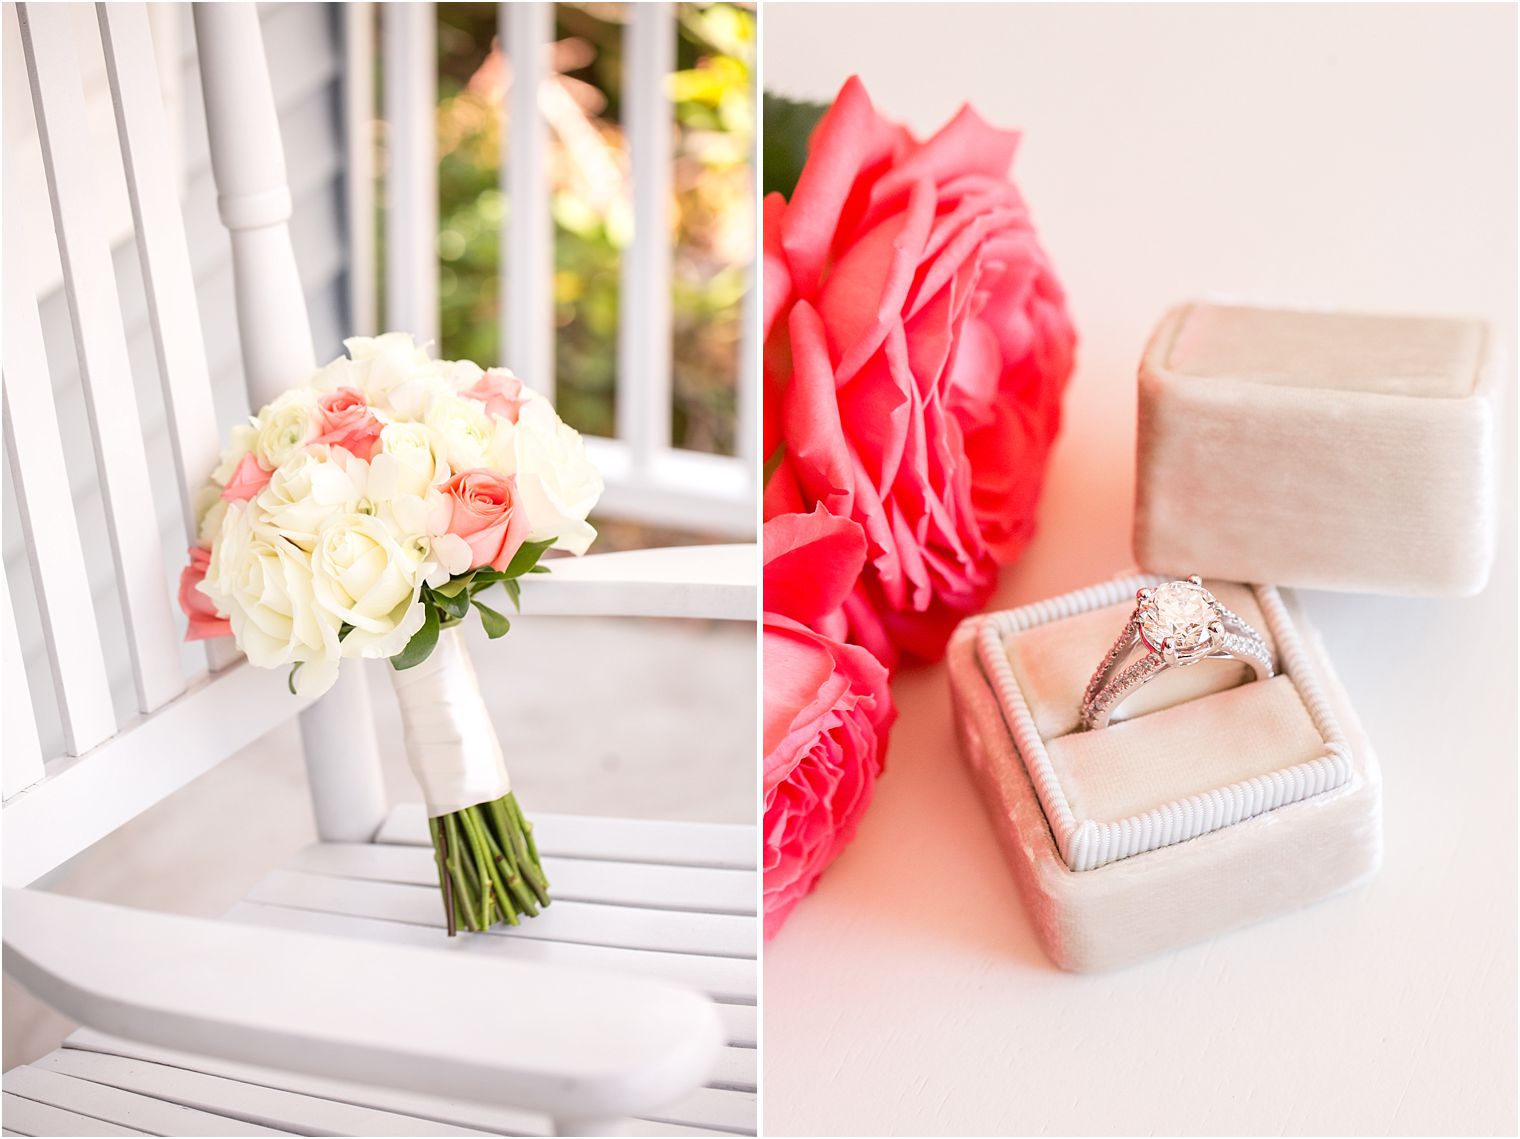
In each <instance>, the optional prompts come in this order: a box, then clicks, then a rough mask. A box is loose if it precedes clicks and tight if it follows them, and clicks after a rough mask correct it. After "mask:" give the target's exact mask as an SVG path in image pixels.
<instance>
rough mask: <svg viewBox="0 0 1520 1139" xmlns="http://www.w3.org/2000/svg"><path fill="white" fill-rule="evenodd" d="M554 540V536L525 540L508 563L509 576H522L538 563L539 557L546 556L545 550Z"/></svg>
mask: <svg viewBox="0 0 1520 1139" xmlns="http://www.w3.org/2000/svg"><path fill="white" fill-rule="evenodd" d="M554 542H555V539H553V538H549V539H548V540H546V541H543V542H524V543H523V544H522V548H521V549H519V550H518V551H517V553H515V554H513V555H512V560H511V561H510V562H509V563H508V564H507V577H521V576H522V575H523V574H525V573H527V572H528V571H529V570H531V569H532V568H533V567H534V566H536V565H538V559H539V558H541V557H543V556H544V551H545V550H547V549H548V548H549V547H550V546H552V545H554Z"/></svg>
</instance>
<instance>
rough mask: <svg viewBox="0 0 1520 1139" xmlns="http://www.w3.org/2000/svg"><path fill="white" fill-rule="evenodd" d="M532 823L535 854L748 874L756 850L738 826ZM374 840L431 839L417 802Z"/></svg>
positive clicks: (580, 818) (594, 820) (405, 806)
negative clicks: (536, 846) (710, 867)
mask: <svg viewBox="0 0 1520 1139" xmlns="http://www.w3.org/2000/svg"><path fill="white" fill-rule="evenodd" d="M532 823H533V837H534V839H535V840H536V841H537V843H538V850H539V853H540V854H544V855H556V856H559V857H564V858H601V859H607V860H609V861H614V862H653V863H662V864H666V865H671V866H714V867H720V868H724V869H730V870H753V869H755V866H756V858H757V856H758V852H759V851H758V848H759V840H758V838H757V836H756V833H755V828H754V827H752V826H747V825H745V824H742V823H686V822H667V821H665V820H661V819H610V818H603V817H600V816H596V815H554V814H537V813H535V814H534V815H533V816H532ZM375 841H376V842H393V843H402V844H405V845H411V846H426V845H428V844H429V843H430V842H431V839H429V837H428V827H427V814H426V812H425V811H424V810H423V808H422V804H421V803H401V804H399V805H397V806H396V807H395V808H394V809H393V810H392V811H391V813H390V816H389V817H388V818H387V819H386V820H385V825H384V826H382V827H381V828H380V833H379V834H377V835H376V836H375Z"/></svg>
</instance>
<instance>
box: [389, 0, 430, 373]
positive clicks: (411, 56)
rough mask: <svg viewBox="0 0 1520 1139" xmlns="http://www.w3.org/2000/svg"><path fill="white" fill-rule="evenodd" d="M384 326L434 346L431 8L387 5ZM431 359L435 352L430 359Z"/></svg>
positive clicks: (398, 4) (421, 5)
mask: <svg viewBox="0 0 1520 1139" xmlns="http://www.w3.org/2000/svg"><path fill="white" fill-rule="evenodd" d="M381 11H382V12H383V18H384V24H383V30H384V51H385V65H384V71H383V75H384V78H385V91H384V104H385V118H386V123H387V125H388V134H387V136H386V137H387V139H388V140H389V141H388V144H387V147H386V149H387V152H388V158H387V162H386V168H385V181H386V210H385V309H386V312H385V323H386V326H387V327H388V328H390V329H392V330H394V331H397V332H410V333H412V334H413V335H414V336H416V337H417V339H418V341H419V342H426V341H429V340H434V341H436V340H437V339H438V132H437V129H436V126H435V118H434V117H435V116H436V115H437V113H438V108H437V101H438V76H437V40H438V36H437V19H436V15H435V13H434V11H433V5H432V4H418V3H397V4H386V5H384V6H383V8H382V9H381ZM435 355H436V352H435Z"/></svg>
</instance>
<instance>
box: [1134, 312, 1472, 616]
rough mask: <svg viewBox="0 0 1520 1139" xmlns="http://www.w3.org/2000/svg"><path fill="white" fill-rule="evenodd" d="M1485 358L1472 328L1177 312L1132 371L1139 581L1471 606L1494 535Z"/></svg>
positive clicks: (1333, 315) (1390, 319) (1332, 315)
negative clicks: (1252, 584)
mask: <svg viewBox="0 0 1520 1139" xmlns="http://www.w3.org/2000/svg"><path fill="white" fill-rule="evenodd" d="M1490 343H1491V337H1490V336H1489V333H1488V328H1487V326H1486V325H1485V324H1484V323H1483V322H1482V321H1478V320H1464V319H1456V318H1450V317H1429V316H1389V315H1369V314H1360V313H1349V312H1307V311H1295V310H1290V309H1274V308H1260V307H1249V306H1242V305H1224V304H1207V303H1193V304H1186V305H1182V306H1180V307H1178V308H1176V309H1173V310H1172V311H1171V312H1170V313H1168V314H1167V315H1166V317H1165V318H1164V319H1163V320H1162V322H1161V324H1160V325H1159V326H1158V327H1157V329H1156V331H1155V333H1154V335H1153V336H1152V337H1151V341H1150V344H1149V346H1148V347H1147V348H1146V350H1145V355H1144V357H1143V359H1142V360H1141V362H1140V392H1139V448H1138V452H1137V460H1136V479H1135V529H1134V540H1135V557H1136V559H1137V560H1138V562H1139V564H1140V565H1141V566H1142V567H1144V568H1146V569H1152V570H1158V571H1166V572H1176V573H1184V574H1186V573H1201V574H1203V575H1204V576H1205V577H1210V576H1212V577H1222V578H1228V579H1231V580H1235V581H1270V582H1275V583H1276V584H1278V585H1291V586H1301V587H1303V588H1307V589H1335V590H1350V591H1355V592H1363V593H1387V594H1403V595H1414V596H1442V595H1444V596H1465V595H1468V594H1472V593H1476V592H1478V591H1479V590H1480V589H1482V588H1483V585H1484V583H1485V582H1486V581H1487V580H1488V573H1489V567H1490V564H1491V563H1492V561H1493V555H1494V544H1495V530H1496V525H1497V505H1496V491H1497V486H1498V474H1497V459H1496V445H1495V431H1494V420H1495V412H1494V394H1495V389H1496V387H1497V384H1498V378H1497V374H1498V368H1497V367H1496V364H1495V361H1494V359H1493V355H1492V352H1491V348H1490Z"/></svg>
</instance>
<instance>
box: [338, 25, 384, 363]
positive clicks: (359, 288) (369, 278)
mask: <svg viewBox="0 0 1520 1139" xmlns="http://www.w3.org/2000/svg"><path fill="white" fill-rule="evenodd" d="M343 119H344V121H345V122H346V123H348V128H349V129H348V136H347V139H346V140H345V141H346V146H345V148H344V170H343V188H344V193H345V195H346V197H347V200H348V202H347V204H348V309H349V319H350V320H351V321H352V322H353V328H352V329H350V331H351V332H352V333H353V334H354V335H356V336H373V335H374V334H375V333H376V332H378V331H380V329H379V326H378V325H379V319H380V316H379V312H378V309H377V306H378V298H377V297H376V288H375V283H376V273H377V272H378V269H377V264H378V262H377V259H376V251H375V132H374V126H375V6H374V5H373V4H370V3H364V2H361V0H355V2H353V3H348V4H344V5H343Z"/></svg>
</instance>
